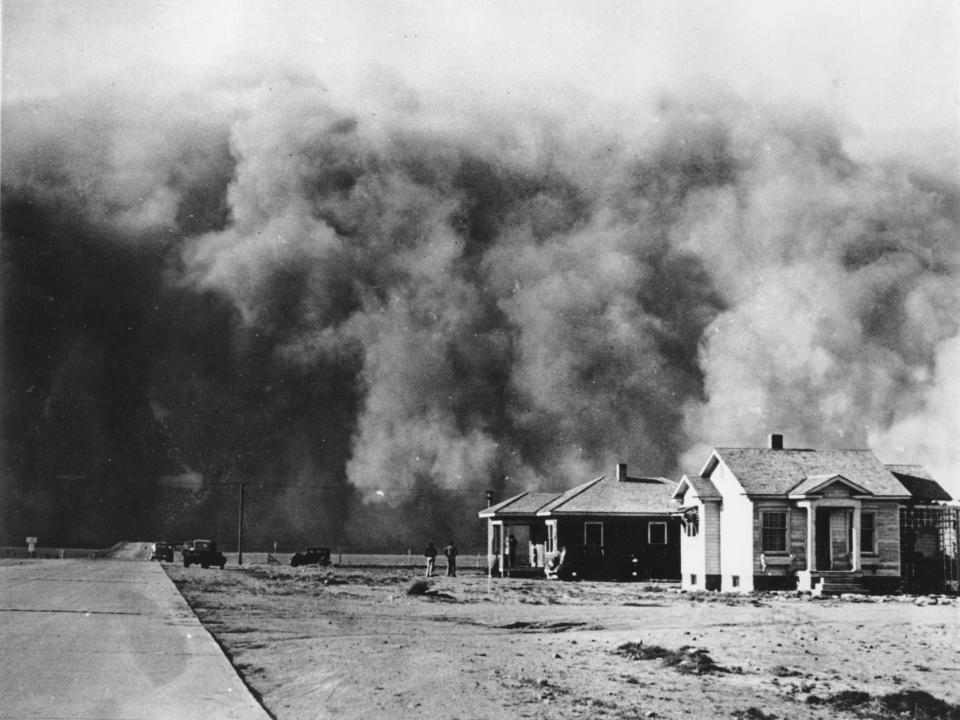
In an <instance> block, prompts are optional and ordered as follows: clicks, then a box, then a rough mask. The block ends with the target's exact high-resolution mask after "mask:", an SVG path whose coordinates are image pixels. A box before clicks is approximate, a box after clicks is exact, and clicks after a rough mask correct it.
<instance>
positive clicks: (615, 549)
mask: <svg viewBox="0 0 960 720" xmlns="http://www.w3.org/2000/svg"><path fill="white" fill-rule="evenodd" d="M598 522H599V523H603V549H604V555H605V556H606V557H608V558H611V559H616V558H618V557H624V556H628V555H631V554H636V555H637V556H638V557H639V558H640V561H641V566H642V568H643V570H645V571H646V572H647V573H648V574H649V575H650V576H651V577H656V578H677V577H679V576H680V542H681V540H680V535H681V527H680V520H679V519H678V518H675V517H671V516H669V515H663V516H659V517H655V516H651V517H617V516H611V515H606V516H598V515H591V516H573V517H559V518H557V544H558V547H563V546H564V545H583V544H584V537H585V534H584V525H585V524H586V523H598ZM650 523H666V525H667V544H666V545H660V544H654V545H651V544H650V543H649V542H648V537H649V535H648V532H649V530H648V526H649V525H650Z"/></svg>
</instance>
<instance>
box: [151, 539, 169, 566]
mask: <svg viewBox="0 0 960 720" xmlns="http://www.w3.org/2000/svg"><path fill="white" fill-rule="evenodd" d="M150 559H151V560H164V561H166V562H173V545H172V544H170V543H168V542H158V543H154V544H153V554H152V555H151V556H150Z"/></svg>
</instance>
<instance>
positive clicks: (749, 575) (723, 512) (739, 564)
mask: <svg viewBox="0 0 960 720" xmlns="http://www.w3.org/2000/svg"><path fill="white" fill-rule="evenodd" d="M710 480H711V481H712V482H713V484H714V485H715V486H716V487H717V489H718V490H719V491H720V494H721V495H722V496H723V505H722V506H721V508H720V548H721V552H722V559H721V567H722V573H721V574H722V576H723V578H722V584H721V589H722V590H724V591H734V592H737V591H739V592H747V591H750V590H752V589H753V574H754V573H753V548H754V543H753V532H752V527H753V503H751V502H750V500H748V499H747V497H746V496H745V495H744V494H743V487H742V486H741V485H740V483H739V482H738V481H737V479H736V477H734V475H733V473H732V472H730V470H729V468H727V466H726V465H725V464H724V463H723V462H722V461H721V462H719V463H717V466H716V468H714V471H713V473H712V474H711V476H710ZM734 576H737V577H739V579H740V584H739V585H738V586H736V587H734V585H733V577H734Z"/></svg>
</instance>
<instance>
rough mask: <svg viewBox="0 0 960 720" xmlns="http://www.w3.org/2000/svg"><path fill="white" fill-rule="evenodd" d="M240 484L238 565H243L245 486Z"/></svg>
mask: <svg viewBox="0 0 960 720" xmlns="http://www.w3.org/2000/svg"><path fill="white" fill-rule="evenodd" d="M238 485H239V486H240V511H239V517H238V520H237V565H243V488H244V487H245V484H244V483H238Z"/></svg>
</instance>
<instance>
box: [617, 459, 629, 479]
mask: <svg viewBox="0 0 960 720" xmlns="http://www.w3.org/2000/svg"><path fill="white" fill-rule="evenodd" d="M626 480H627V464H626V463H617V482H626Z"/></svg>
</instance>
